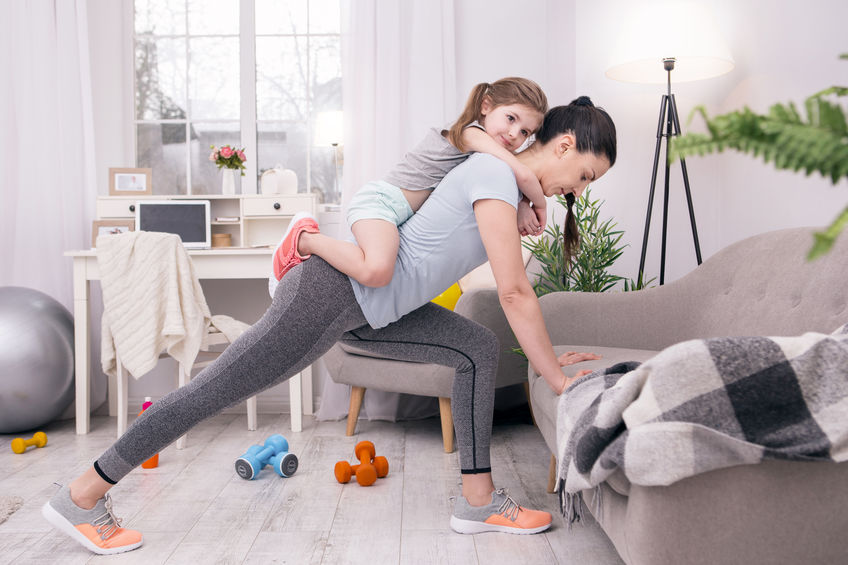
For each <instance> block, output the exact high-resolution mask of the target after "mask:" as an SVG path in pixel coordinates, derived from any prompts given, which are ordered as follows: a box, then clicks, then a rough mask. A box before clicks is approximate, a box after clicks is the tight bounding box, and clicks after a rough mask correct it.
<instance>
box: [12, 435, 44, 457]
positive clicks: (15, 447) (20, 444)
mask: <svg viewBox="0 0 848 565" xmlns="http://www.w3.org/2000/svg"><path fill="white" fill-rule="evenodd" d="M30 445H34V446H35V447H44V446H45V445H47V434H45V433H44V432H35V435H34V436H32V438H31V439H23V438H20V437H16V438H15V439H13V440H12V451H14V452H15V453H23V452H24V451H26V450H27V447H29V446H30Z"/></svg>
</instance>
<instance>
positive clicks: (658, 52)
mask: <svg viewBox="0 0 848 565" xmlns="http://www.w3.org/2000/svg"><path fill="white" fill-rule="evenodd" d="M626 5H627V6H628V8H629V9H630V10H632V13H631V14H624V15H623V18H624V19H623V21H625V22H626V25H625V27H624V29H623V30H622V32H621V33H619V34H618V36H617V39H616V41H615V42H614V43H613V48H612V50H611V52H610V59H609V65H608V67H607V71H606V76H608V77H609V78H611V79H615V80H621V81H625V82H639V83H647V84H655V83H664V82H666V80H668V74H667V71H666V70H665V69H664V68H663V59H668V58H674V59H675V65H674V71H673V79H674V81H675V82H686V81H693V80H702V79H706V78H710V77H715V76H718V75H723V74H724V73H727V72H730V70H732V69H733V66H734V63H733V56H732V55H731V54H730V49H729V48H728V46H727V43H726V42H725V40H724V37H723V36H722V34H721V32H720V31H719V28H718V26H717V25H716V22H715V20H714V19H713V17H712V14H710V12H709V11H708V10H707V9H706V7H705V6H703V5H701V4H700V3H695V2H660V3H650V4H646V3H642V2H629V3H627V4H626Z"/></svg>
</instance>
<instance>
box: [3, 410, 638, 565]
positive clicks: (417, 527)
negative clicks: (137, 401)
mask: <svg viewBox="0 0 848 565" xmlns="http://www.w3.org/2000/svg"><path fill="white" fill-rule="evenodd" d="M259 425H260V428H259V430H257V431H255V432H248V431H246V427H247V425H246V418H245V416H235V415H221V416H217V417H215V418H212V419H210V420H208V421H206V422H204V423H203V424H201V425H199V426H198V427H197V428H195V429H194V430H192V431H191V432H190V433H189V436H188V445H187V447H186V449H184V450H181V451H177V450H176V449H175V448H174V447H173V446H171V447H168V448H167V449H166V450H164V451H163V452H162V454H161V455H160V459H159V461H160V464H159V467H158V468H156V469H152V470H144V469H141V468H139V469H137V470H135V471H133V472H132V473H130V474H129V475H128V476H127V477H126V478H125V479H124V480H123V481H121V482H120V483H119V484H118V485H117V486H116V487H115V488H113V489H112V491H111V493H112V497H113V499H114V501H115V509H116V511H117V515H118V516H120V517H122V518H123V520H124V525H125V526H128V527H131V528H134V529H138V530H141V531H142V533H143V534H144V545H143V546H142V547H141V548H140V549H137V550H135V551H132V552H129V553H124V554H121V555H116V556H95V555H93V554H91V553H89V552H88V551H86V550H85V549H83V548H82V547H81V546H79V545H77V544H76V543H74V542H71V541H70V540H69V539H68V538H65V537H64V536H63V535H62V534H59V533H57V532H55V531H54V530H51V529H49V526H48V524H47V522H46V521H44V519H43V518H42V517H41V512H40V508H41V506H42V505H43V504H44V502H45V501H47V500H48V499H49V498H50V496H51V495H52V494H53V493H54V492H55V491H56V489H57V488H58V487H56V486H55V485H54V484H53V483H54V482H57V483H62V484H64V483H67V482H68V481H70V480H71V479H72V478H74V477H75V476H77V475H78V474H80V473H81V472H82V471H84V470H85V469H86V468H87V467H88V466H90V465H91V463H92V461H93V460H94V459H95V458H96V457H97V456H98V455H100V453H102V452H103V450H104V449H105V448H107V447H108V446H109V445H110V444H111V443H112V441H113V440H114V434H115V420H114V418H106V417H100V418H93V419H92V431H91V433H89V434H88V435H85V436H78V435H75V434H74V427H73V421H71V420H66V421H63V422H57V423H54V424H51V425H49V426H47V427H46V428H45V432H46V433H47V435H48V445H47V446H46V447H44V448H41V449H33V448H30V450H29V451H27V452H26V453H25V454H23V455H15V454H13V453H12V452H11V449H10V448H9V441H10V440H11V439H12V437H13V436H3V435H0V446H2V449H1V450H0V495H16V496H19V497H21V498H23V499H24V505H23V507H22V508H21V509H19V510H18V511H17V512H16V513H15V514H13V515H12V516H11V517H10V518H9V520H8V521H6V522H5V523H3V524H0V564H6V563H16V564H17V563H24V564H26V563H51V564H53V563H62V564H75V563H106V562H108V563H116V564H117V563H122V564H123V563H140V564H141V563H143V564H144V565H153V564H156V563H176V564H181V563H186V564H198V563H202V564H206V563H263V564H264V563H294V564H300V563H310V564H328V565H329V564H332V565H337V564H347V563H363V564H365V563H367V564H368V565H383V564H390V563H404V564H406V563H410V564H413V563H422V564H433V563H440V564H441V563H450V564H465V563H469V564H471V563H486V564H488V563H501V564H509V565H518V564H521V563H532V564H534V565H540V564H546V563H578V564H581V565H603V564H607V563H610V564H614V563H615V564H618V563H621V561H620V559H619V558H618V556H617V555H616V553H615V550H614V549H613V547H612V544H611V543H610V542H609V540H608V539H607V538H606V536H605V535H604V533H603V532H602V531H601V529H600V528H599V527H598V526H597V524H595V523H594V522H589V523H588V524H577V525H576V526H575V527H574V528H573V529H572V531H570V532H569V531H568V530H567V528H566V527H565V525H564V524H563V522H562V519H561V518H560V516H559V514H557V513H556V509H557V497H556V495H553V494H547V493H546V492H545V485H546V482H547V472H548V467H547V464H548V457H549V451H548V450H547V448H546V446H545V444H544V442H543V440H542V436H541V435H540V433H539V431H538V430H537V429H536V428H535V427H533V426H532V425H528V424H526V423H524V422H522V421H516V419H515V418H500V419H496V423H495V427H494V435H493V446H492V467H493V469H494V479H495V484H496V485H497V486H498V487H507V488H508V489H509V493H510V494H511V495H512V496H513V497H514V498H515V499H516V500H517V501H519V503H521V504H524V505H526V506H529V507H531V508H537V509H545V510H548V511H550V512H551V513H552V514H554V525H553V527H552V529H551V530H549V531H548V532H547V533H544V534H539V535H531V536H515V535H507V534H497V533H487V534H477V535H474V536H466V535H459V534H455V533H453V532H452V531H451V530H450V526H449V520H450V514H451V509H452V502H451V500H450V499H449V497H451V496H454V495H456V494H457V493H458V492H459V481H460V478H459V469H458V463H457V456H456V453H453V454H445V453H444V451H443V450H442V439H441V432H440V430H439V422H438V419H435V418H434V419H428V420H423V421H417V422H402V423H391V422H368V421H360V422H359V428H358V430H357V435H356V436H353V437H345V435H344V430H345V423H344V422H318V421H316V420H314V419H312V418H310V417H306V418H305V419H304V430H303V431H302V432H300V433H292V432H291V430H290V428H289V419H288V416H287V415H282V416H274V415H268V414H260V417H259ZM272 433H282V434H283V435H284V436H285V437H286V438H287V439H288V440H289V444H290V450H291V452H292V453H294V454H296V455H297V456H298V458H299V460H300V467H299V469H298V471H297V473H296V474H295V475H294V476H293V477H290V478H287V479H283V478H281V477H278V476H277V475H276V474H274V473H273V472H272V471H271V470H270V469H268V468H266V469H264V470H263V471H262V473H261V474H260V476H259V478H258V479H257V480H255V481H245V480H242V479H241V478H239V477H238V476H237V475H236V474H235V471H234V470H233V462H234V460H235V458H237V457H238V456H240V455H241V454H243V453H244V452H245V451H246V450H247V448H248V447H249V446H250V445H251V444H255V443H262V442H263V441H264V440H265V438H266V437H267V436H268V435H270V434H272ZM363 439H367V440H370V441H372V442H374V444H375V445H376V448H377V454H378V455H380V454H382V455H385V456H386V457H387V458H388V460H389V465H390V470H389V475H388V476H387V477H386V478H383V479H379V480H378V481H377V483H376V484H375V485H374V486H371V487H367V488H365V487H360V486H359V485H357V484H355V483H350V484H347V485H341V484H338V483H337V482H336V480H335V479H334V478H333V472H332V469H333V465H334V464H335V462H336V461H337V460H340V459H347V460H348V461H352V460H353V453H352V452H353V446H354V444H355V443H356V442H357V441H359V440H363ZM590 520H591V518H590Z"/></svg>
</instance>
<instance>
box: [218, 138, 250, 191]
mask: <svg viewBox="0 0 848 565" xmlns="http://www.w3.org/2000/svg"><path fill="white" fill-rule="evenodd" d="M209 147H210V148H211V149H212V153H211V154H210V155H209V160H210V161H212V162H213V163H215V164H216V165H217V166H218V170H220V171H221V175H222V180H221V192H222V193H223V194H235V193H236V179H235V175H236V171H238V172H239V173H240V175H239V176H242V177H243V176H244V169H245V166H244V163H245V161H247V157H246V156H245V154H244V148H241V149H238V148H236V147H231V146H230V145H222V146H221V147H220V148H219V147H215V146H214V145H210V146H209Z"/></svg>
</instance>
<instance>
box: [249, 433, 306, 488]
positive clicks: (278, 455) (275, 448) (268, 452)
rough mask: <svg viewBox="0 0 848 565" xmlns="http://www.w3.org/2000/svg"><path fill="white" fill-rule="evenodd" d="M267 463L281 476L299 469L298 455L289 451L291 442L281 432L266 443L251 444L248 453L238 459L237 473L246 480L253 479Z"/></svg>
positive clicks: (286, 475) (289, 475)
mask: <svg viewBox="0 0 848 565" xmlns="http://www.w3.org/2000/svg"><path fill="white" fill-rule="evenodd" d="M265 465H271V468H272V469H274V472H275V473H277V474H278V475H280V476H281V477H291V476H292V475H294V473H295V471H297V456H296V455H294V454H293V453H289V442H288V441H286V438H284V437H283V436H281V435H280V434H274V435H272V436H270V437H269V438H268V439H266V440H265V445H264V446H262V445H251V446H250V447H249V448H248V449H247V453H245V454H244V455H242V456H241V457H239V458H238V459H236V473H238V476H239V477H241V478H242V479H245V480H253V479H255V478H256V477H257V475H259V471H261V470H262V468H263V467H265Z"/></svg>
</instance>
